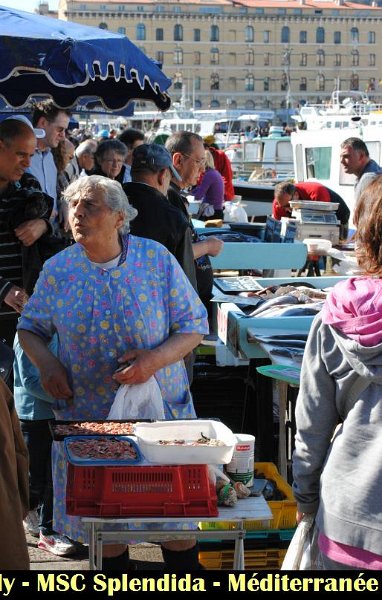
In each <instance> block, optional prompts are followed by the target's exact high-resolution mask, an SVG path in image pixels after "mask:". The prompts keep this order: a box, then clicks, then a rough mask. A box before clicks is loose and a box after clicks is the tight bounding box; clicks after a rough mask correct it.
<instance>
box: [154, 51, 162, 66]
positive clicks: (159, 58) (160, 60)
mask: <svg viewBox="0 0 382 600" xmlns="http://www.w3.org/2000/svg"><path fill="white" fill-rule="evenodd" d="M155 56H156V60H157V61H158V62H160V63H161V64H162V65H163V60H164V53H163V51H162V50H158V51H157V52H156V53H155Z"/></svg>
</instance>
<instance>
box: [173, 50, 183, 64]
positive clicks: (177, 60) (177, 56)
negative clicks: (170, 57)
mask: <svg viewBox="0 0 382 600" xmlns="http://www.w3.org/2000/svg"><path fill="white" fill-rule="evenodd" d="M174 64H176V65H182V64H183V50H181V48H176V49H175V50H174Z"/></svg>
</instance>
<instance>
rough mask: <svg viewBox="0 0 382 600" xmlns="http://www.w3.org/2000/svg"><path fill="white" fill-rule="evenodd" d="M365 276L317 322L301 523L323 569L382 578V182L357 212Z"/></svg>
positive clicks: (305, 424)
mask: <svg viewBox="0 0 382 600" xmlns="http://www.w3.org/2000/svg"><path fill="white" fill-rule="evenodd" d="M354 223H355V224H356V227H357V231H356V238H355V239H356V256H357V259H358V263H359V267H360V270H361V272H362V275H360V276H357V277H351V278H349V279H345V280H344V281H341V282H339V283H338V284H337V285H335V286H334V287H333V288H332V290H331V292H330V293H329V295H328V298H327V300H326V302H325V304H324V307H323V309H322V311H321V313H320V314H319V315H317V317H315V320H314V321H313V324H312V327H311V330H310V333H309V337H308V341H307V344H306V348H305V352H304V358H303V363H302V370H301V380H300V390H299V395H298V398H297V404H296V425H297V432H296V439H295V452H294V455H293V479H294V481H293V491H294V495H295V498H296V500H297V521H298V522H299V521H300V520H301V519H302V517H303V515H304V514H313V515H315V521H316V525H317V528H318V532H319V537H318V544H319V548H320V551H321V555H322V559H323V565H324V568H325V569H331V570H339V569H362V570H363V569H374V570H381V569H382V511H381V490H382V454H381V451H380V450H381V439H382V401H381V399H382V251H381V248H382V175H377V176H376V177H375V178H374V179H373V180H372V182H371V183H370V184H369V185H368V186H367V188H365V190H364V191H363V193H362V194H361V197H360V200H359V203H358V204H357V207H356V211H355V215H354Z"/></svg>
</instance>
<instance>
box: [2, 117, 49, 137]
mask: <svg viewBox="0 0 382 600" xmlns="http://www.w3.org/2000/svg"><path fill="white" fill-rule="evenodd" d="M11 120H15V121H21V122H22V123H25V125H28V127H30V128H31V129H32V131H33V132H34V134H35V136H36V138H38V139H41V138H44V137H45V129H40V128H39V127H33V125H32V123H31V122H30V120H29V119H28V117H26V116H25V115H10V116H9V117H7V118H6V119H4V121H11Z"/></svg>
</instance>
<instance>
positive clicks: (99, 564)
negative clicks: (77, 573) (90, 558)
mask: <svg viewBox="0 0 382 600" xmlns="http://www.w3.org/2000/svg"><path fill="white" fill-rule="evenodd" d="M96 547H97V557H96V565H97V571H102V531H97V541H96Z"/></svg>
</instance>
